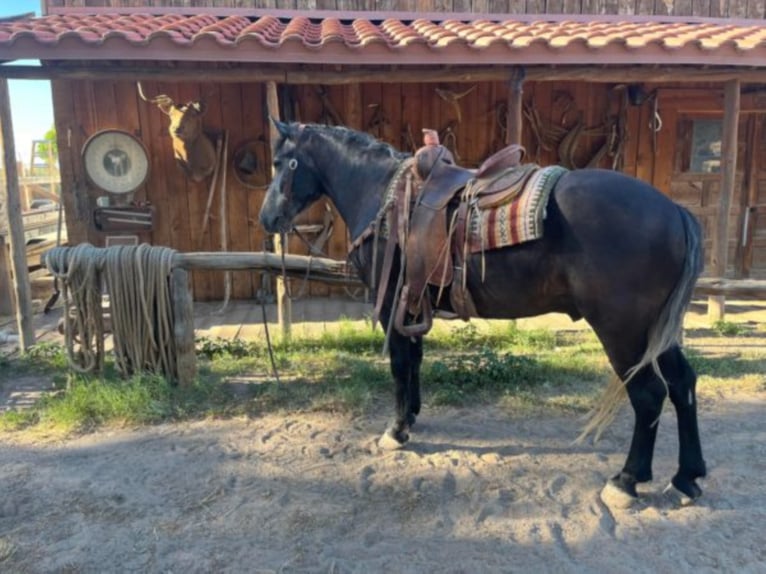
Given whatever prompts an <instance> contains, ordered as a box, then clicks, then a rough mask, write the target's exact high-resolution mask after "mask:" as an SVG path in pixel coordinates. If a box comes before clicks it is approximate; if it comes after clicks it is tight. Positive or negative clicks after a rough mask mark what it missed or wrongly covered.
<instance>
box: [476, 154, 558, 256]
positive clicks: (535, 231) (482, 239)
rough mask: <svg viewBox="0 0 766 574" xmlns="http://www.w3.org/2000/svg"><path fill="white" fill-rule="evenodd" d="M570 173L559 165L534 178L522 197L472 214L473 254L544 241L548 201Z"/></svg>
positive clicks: (544, 169)
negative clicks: (555, 188)
mask: <svg viewBox="0 0 766 574" xmlns="http://www.w3.org/2000/svg"><path fill="white" fill-rule="evenodd" d="M567 171H568V170H567V169H566V168H563V167H561V166H558V165H552V166H548V167H544V168H541V169H539V170H538V171H536V172H535V173H533V174H532V175H531V177H530V178H529V179H528V180H527V182H526V185H525V186H524V188H523V189H522V191H521V193H519V194H518V195H516V196H514V197H513V199H511V201H509V202H508V203H505V204H502V205H498V206H496V207H492V208H489V209H476V210H474V211H472V212H471V221H470V239H469V241H470V249H471V253H478V252H481V251H487V250H490V249H500V248H501V247H508V246H511V245H517V244H519V243H523V242H525V241H531V240H533V239H538V238H540V237H542V234H543V220H544V219H545V206H546V205H547V204H548V197H549V196H550V193H551V190H552V189H553V187H554V186H555V185H556V182H557V181H558V180H559V178H560V177H561V176H562V175H564V174H565V173H566V172H567Z"/></svg>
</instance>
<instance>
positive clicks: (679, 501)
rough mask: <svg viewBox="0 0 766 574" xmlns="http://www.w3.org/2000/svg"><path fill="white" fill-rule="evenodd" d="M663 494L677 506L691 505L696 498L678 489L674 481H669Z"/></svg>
mask: <svg viewBox="0 0 766 574" xmlns="http://www.w3.org/2000/svg"><path fill="white" fill-rule="evenodd" d="M662 494H663V495H664V496H665V497H666V498H667V499H668V500H670V501H671V502H672V503H673V504H675V505H676V506H691V505H692V504H694V502H695V499H694V498H692V497H691V496H688V495H686V494H684V493H683V492H681V491H680V490H678V489H677V488H676V487H675V486H673V483H672V482H671V483H669V484H668V485H667V486H666V487H665V490H663V491H662Z"/></svg>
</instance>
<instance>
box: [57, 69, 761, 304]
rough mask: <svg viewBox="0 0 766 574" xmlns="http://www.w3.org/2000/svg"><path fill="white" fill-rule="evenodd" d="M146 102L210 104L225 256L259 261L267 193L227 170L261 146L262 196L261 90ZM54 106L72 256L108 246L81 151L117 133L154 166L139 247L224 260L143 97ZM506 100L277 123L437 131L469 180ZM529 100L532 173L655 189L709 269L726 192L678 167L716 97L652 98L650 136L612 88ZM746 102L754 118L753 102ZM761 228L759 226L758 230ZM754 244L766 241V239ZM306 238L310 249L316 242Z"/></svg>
mask: <svg viewBox="0 0 766 574" xmlns="http://www.w3.org/2000/svg"><path fill="white" fill-rule="evenodd" d="M144 88H145V91H146V92H147V93H149V94H158V93H165V94H168V95H170V96H171V97H172V98H174V100H176V101H188V100H190V99H195V98H199V97H203V98H204V99H205V100H206V102H207V103H208V111H207V113H206V115H205V118H204V124H205V129H206V130H207V131H208V132H210V133H212V134H216V133H221V132H222V131H223V130H228V132H229V154H228V158H227V161H226V167H227V174H226V175H227V178H226V179H227V197H228V249H229V250H230V251H260V250H262V249H263V248H264V241H265V239H266V237H265V236H264V233H263V230H262V228H261V227H260V224H259V223H258V220H257V217H258V211H259V209H260V205H261V202H262V199H263V194H264V191H263V189H254V188H252V186H249V187H246V186H244V185H243V184H241V183H240V182H239V181H238V180H237V178H236V177H235V175H234V170H233V164H232V159H231V158H232V155H233V154H234V151H235V150H236V148H237V147H238V145H239V144H240V143H242V142H244V141H245V140H249V139H256V140H259V141H260V142H263V143H259V144H257V145H256V149H257V154H258V165H259V171H258V176H257V178H256V179H255V180H253V181H252V182H251V184H254V185H263V186H265V185H266V184H267V183H268V181H269V166H270V163H271V162H270V151H269V149H268V146H267V144H266V143H265V142H266V141H267V140H268V124H267V121H266V112H265V109H264V102H265V86H264V85H263V84H257V83H253V84H241V85H240V84H221V85H209V84H171V83H168V84H161V83H152V82H146V83H145V84H144ZM649 88H650V87H648V88H647V90H649ZM53 95H54V106H55V113H56V122H57V124H56V127H57V133H58V137H59V142H58V144H59V150H60V156H61V171H62V181H63V182H64V197H65V206H66V210H67V214H68V223H69V229H68V231H69V237H70V240H71V241H72V242H73V243H79V242H82V241H89V242H90V243H93V244H97V245H99V244H103V241H104V235H103V234H101V233H99V232H97V231H95V230H94V228H93V226H92V224H91V217H92V215H91V213H92V208H93V207H94V205H95V199H96V197H97V196H98V195H99V193H98V192H97V191H96V190H95V189H93V188H92V187H91V186H89V184H88V182H87V181H86V180H85V177H84V175H83V168H82V161H81V150H82V147H83V144H84V143H85V141H86V140H87V138H88V137H89V136H91V135H92V134H94V133H95V132H97V131H99V130H102V129H108V128H117V129H122V130H126V131H128V132H130V133H132V134H134V135H136V136H137V137H138V138H139V139H140V140H141V141H142V142H143V143H144V145H145V146H146V148H147V150H148V152H149V156H150V158H151V166H150V169H151V171H150V178H149V180H148V181H147V183H146V185H145V186H144V187H143V188H142V189H141V190H139V192H138V193H137V197H136V199H137V200H140V201H149V202H150V203H151V204H152V205H153V206H154V207H155V213H156V220H155V221H156V224H155V226H154V229H153V231H152V232H151V233H150V234H145V235H143V236H141V239H142V240H144V241H148V242H150V243H152V244H155V245H167V246H170V247H173V248H175V249H178V250H181V251H219V250H221V248H222V247H221V239H220V232H221V220H220V218H219V217H218V205H219V204H218V202H219V200H220V192H219V191H218V190H216V192H215V197H214V201H213V206H212V215H213V216H212V217H211V219H210V225H209V228H208V230H207V231H206V232H205V233H202V231H201V229H202V220H203V215H204V212H205V206H206V203H207V199H208V193H209V189H208V183H207V182H203V183H193V182H191V181H189V180H188V179H187V178H186V177H185V176H184V175H183V173H182V172H181V170H180V168H179V167H178V166H177V165H176V163H175V161H174V159H173V153H172V144H171V140H170V136H169V135H168V132H167V123H168V119H167V117H166V116H165V115H163V114H162V113H161V112H160V111H159V110H158V109H157V108H156V106H153V105H151V104H148V103H146V102H143V101H142V100H140V99H139V98H138V97H137V93H136V89H135V84H133V83H131V82H106V81H104V82H89V81H55V82H53ZM507 96H508V88H507V86H506V85H505V84H503V83H501V82H495V83H491V82H486V83H477V84H447V83H442V84H422V85H419V84H361V85H359V84H357V85H348V86H326V87H320V86H308V85H306V86H290V87H288V88H286V91H285V92H284V93H283V94H282V98H281V101H282V106H283V110H282V113H283V115H284V116H285V117H288V118H292V119H296V120H299V121H303V122H317V123H335V122H339V123H342V124H344V125H348V126H351V127H354V128H356V129H360V130H363V131H366V132H369V133H371V134H373V135H375V136H376V137H378V138H380V139H382V140H384V141H386V142H388V143H390V144H392V145H393V146H395V147H397V148H399V149H404V150H412V149H413V148H414V147H417V146H419V145H420V142H421V140H422V129H423V128H434V129H437V130H439V131H440V132H441V134H442V139H443V142H444V143H445V144H446V145H448V146H449V147H450V148H451V149H452V150H453V153H454V155H455V157H456V158H457V160H458V162H459V163H460V164H462V165H464V166H466V167H475V166H478V165H479V164H480V163H481V162H482V161H483V160H484V159H486V157H488V156H489V155H490V154H491V153H492V152H493V151H496V150H498V149H500V148H501V147H502V145H503V142H504V138H505V110H506V103H507ZM523 97H524V110H525V121H524V126H523V133H522V140H523V141H522V143H523V144H524V145H525V147H526V149H527V153H528V156H527V159H528V160H530V161H535V162H537V163H539V164H541V165H549V164H553V163H563V164H564V165H567V167H586V166H591V167H594V166H596V167H603V168H609V169H611V168H617V169H622V170H623V171H625V172H626V173H628V174H630V175H633V176H636V177H638V178H640V179H643V180H645V181H647V182H650V183H652V184H654V185H655V186H656V187H658V188H659V189H660V190H661V191H662V192H663V193H667V194H669V195H670V196H671V197H672V198H673V199H676V200H677V201H679V202H680V203H682V204H684V205H686V206H688V207H689V208H690V209H691V210H692V211H693V212H694V213H695V215H697V216H698V217H699V219H700V220H701V222H702V224H703V226H704V228H705V237H706V248H707V253H708V256H709V254H710V252H711V251H712V250H711V249H710V247H711V238H712V230H713V228H714V226H715V218H716V215H717V206H718V201H719V197H720V196H719V184H720V178H719V175H718V174H715V173H710V174H700V173H696V174H695V173H689V172H688V169H687V168H686V167H685V162H686V163H688V160H687V159H685V158H684V157H682V156H683V154H685V153H687V152H688V149H689V145H688V139H689V134H690V128H689V125H690V124H689V122H690V121H691V120H693V119H694V118H700V117H703V118H704V117H721V116H722V112H721V109H722V88H721V87H720V86H699V87H696V88H688V87H683V88H682V87H672V86H670V87H662V88H661V89H659V90H658V91H657V101H658V111H659V114H660V117H661V118H662V129H660V130H659V131H657V132H656V133H654V132H653V131H652V130H651V129H649V126H650V124H651V121H652V117H653V114H654V108H653V104H652V103H651V102H650V101H647V102H646V103H644V104H643V105H640V106H631V105H628V104H627V102H626V100H625V92H624V91H623V90H621V89H619V88H617V89H614V88H613V87H612V86H609V85H604V84H587V83H582V82H541V83H530V84H527V85H526V86H525V87H524V95H523ZM743 101H744V102H745V105H748V104H747V102H748V101H749V100H748V99H747V98H745V100H743ZM751 107H752V106H751ZM753 109H756V108H753ZM751 115H752V114H751ZM749 117H750V115H748V114H747V113H745V114H743V119H742V122H741V125H740V153H739V163H740V166H739V169H738V173H739V176H740V177H739V178H738V185H737V191H736V194H735V197H734V198H732V202H731V206H732V207H731V209H732V211H731V225H730V229H731V230H732V232H731V234H730V257H729V261H730V266H731V268H732V272H734V273H738V274H742V273H743V272H745V271H747V269H745V267H747V268H748V269H749V268H751V267H752V269H753V270H755V271H756V272H758V270H759V269H761V267H766V266H764V265H763V264H762V262H760V260H759V259H758V257H762V256H761V255H759V253H758V252H756V253H755V254H753V253H748V252H744V253H743V252H742V249H741V247H738V243H739V241H738V239H739V237H741V235H742V226H743V213H744V211H743V209H744V206H745V205H746V204H747V201H746V198H745V196H744V195H743V194H745V193H747V191H746V189H745V188H746V187H747V186H746V185H745V183H746V182H743V180H742V175H743V174H744V173H745V171H746V165H745V164H746V161H750V163H751V164H752V165H758V166H760V165H766V163H765V162H759V161H758V160H760V159H761V158H762V157H763V155H764V154H766V150H764V148H766V144H764V145H763V146H762V147H758V148H757V149H758V150H761V151H758V152H757V153H756V152H755V151H754V152H753V153H752V154H751V156H748V155H747V153H746V150H747V149H748V146H747V138H748V137H750V138H751V139H752V138H753V137H756V136H754V135H753V134H752V133H751V131H752V129H753V128H752V127H749V126H750V124H749V123H748V122H751V120H749V119H748V118H749ZM764 133H766V130H761V131H759V132H758V135H757V137H759V138H761V139H763V138H765V137H766V136H764V135H763V134H764ZM748 134H750V135H748ZM619 136H621V137H622V141H623V143H622V145H617V143H616V141H617V140H616V138H619ZM610 143H611V145H610ZM751 147H752V146H751ZM754 149H756V148H754ZM758 154H760V155H758ZM748 157H750V159H749V160H748V159H747V158H748ZM753 162H756V163H753ZM758 169H760V168H758ZM753 178H760V179H758V181H761V179H764V178H766V175H764V174H763V173H762V172H760V171H758V170H756V171H755V172H753V175H752V176H751V179H753ZM751 188H753V190H754V191H753V190H751V191H750V192H749V193H750V194H751V195H752V194H755V195H757V194H758V193H764V192H760V191H759V189H760V188H758V187H757V186H755V187H753V186H751ZM756 199H757V197H756ZM324 216H325V203H324V202H318V204H317V205H315V206H314V207H313V208H312V209H311V210H309V211H308V212H307V213H305V214H303V215H302V216H301V217H300V220H299V221H298V223H305V224H318V223H322V222H323V220H324ZM763 219H766V217H763V216H762V217H761V220H763ZM756 231H757V232H758V233H761V234H766V226H764V229H763V230H761V231H758V230H756ZM308 237H309V239H312V238H313V237H315V236H312V235H309V236H308ZM756 239H757V240H758V241H763V239H762V238H761V235H756ZM347 247H348V237H347V232H346V228H345V226H344V225H343V224H342V222H341V221H340V218H339V217H338V216H337V215H335V226H334V231H333V234H332V236H331V238H330V240H329V242H328V244H327V245H326V246H325V247H324V249H325V251H326V252H327V254H328V255H329V256H331V257H334V258H339V259H344V258H345V257H346V253H347ZM289 251H290V252H291V253H299V254H305V253H307V249H306V247H305V245H303V244H302V242H301V241H300V240H299V239H298V238H296V237H293V238H292V239H291V241H290V245H289ZM753 257H755V260H754V259H753ZM748 258H749V259H748ZM763 271H766V268H765V269H763ZM193 283H194V292H195V298H196V299H197V300H207V299H220V298H222V297H223V285H224V282H223V275H222V274H221V273H215V272H195V273H194V275H193ZM298 287H299V285H298V284H296V288H298ZM261 288H262V281H261V277H260V275H259V274H257V273H248V272H237V273H234V283H233V296H234V297H235V298H251V297H254V296H255V295H257V293H258V290H259V289H261ZM338 292H339V290H338V289H335V290H333V291H331V290H330V289H329V288H328V287H326V286H322V285H318V284H313V285H311V286H310V288H309V291H308V293H307V294H308V295H311V296H321V295H328V294H334V293H338Z"/></svg>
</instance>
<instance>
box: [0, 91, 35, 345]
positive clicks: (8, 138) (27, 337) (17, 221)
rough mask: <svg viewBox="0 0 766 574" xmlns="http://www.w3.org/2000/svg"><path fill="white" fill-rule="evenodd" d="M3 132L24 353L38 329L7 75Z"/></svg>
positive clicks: (0, 113) (1, 102) (0, 112)
mask: <svg viewBox="0 0 766 574" xmlns="http://www.w3.org/2000/svg"><path fill="white" fill-rule="evenodd" d="M0 135H1V138H0V141H1V142H2V146H3V162H4V166H5V190H6V200H5V205H6V215H7V217H8V238H9V239H10V245H11V270H12V272H13V289H14V293H15V295H16V323H17V325H18V329H19V343H20V347H21V352H22V353H24V352H26V351H27V349H29V348H30V347H32V345H34V344H35V330H34V326H33V325H32V315H33V314H32V293H31V289H30V286H29V270H28V269H27V252H26V241H25V240H24V225H23V223H22V221H21V199H20V196H19V174H18V172H17V171H16V145H15V144H14V141H13V122H12V121H11V100H10V97H9V94H8V81H7V80H6V79H4V78H0Z"/></svg>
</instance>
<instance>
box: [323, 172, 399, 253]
mask: <svg viewBox="0 0 766 574" xmlns="http://www.w3.org/2000/svg"><path fill="white" fill-rule="evenodd" d="M399 163H400V160H397V159H396V158H393V157H388V158H381V160H379V161H378V162H375V163H372V164H371V163H370V162H367V163H364V162H359V161H353V160H348V161H346V162H339V161H338V160H337V159H335V160H334V161H330V162H328V165H327V166H325V170H324V172H325V174H326V175H327V183H326V193H327V196H328V197H329V198H330V199H331V200H332V201H333V203H334V204H335V207H336V208H337V209H338V212H339V213H340V216H341V217H342V218H343V221H345V223H346V226H347V227H348V229H349V233H350V234H351V237H352V239H354V238H356V237H358V236H359V235H360V234H361V233H362V232H363V231H364V230H365V229H366V228H367V227H368V226H369V225H370V224H371V223H372V222H373V221H374V219H375V217H376V216H377V214H378V211H379V210H380V208H381V206H382V204H383V194H384V193H385V190H386V187H387V185H388V180H389V179H390V178H391V177H392V176H393V173H394V172H395V171H396V168H397V166H398V165H399Z"/></svg>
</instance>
